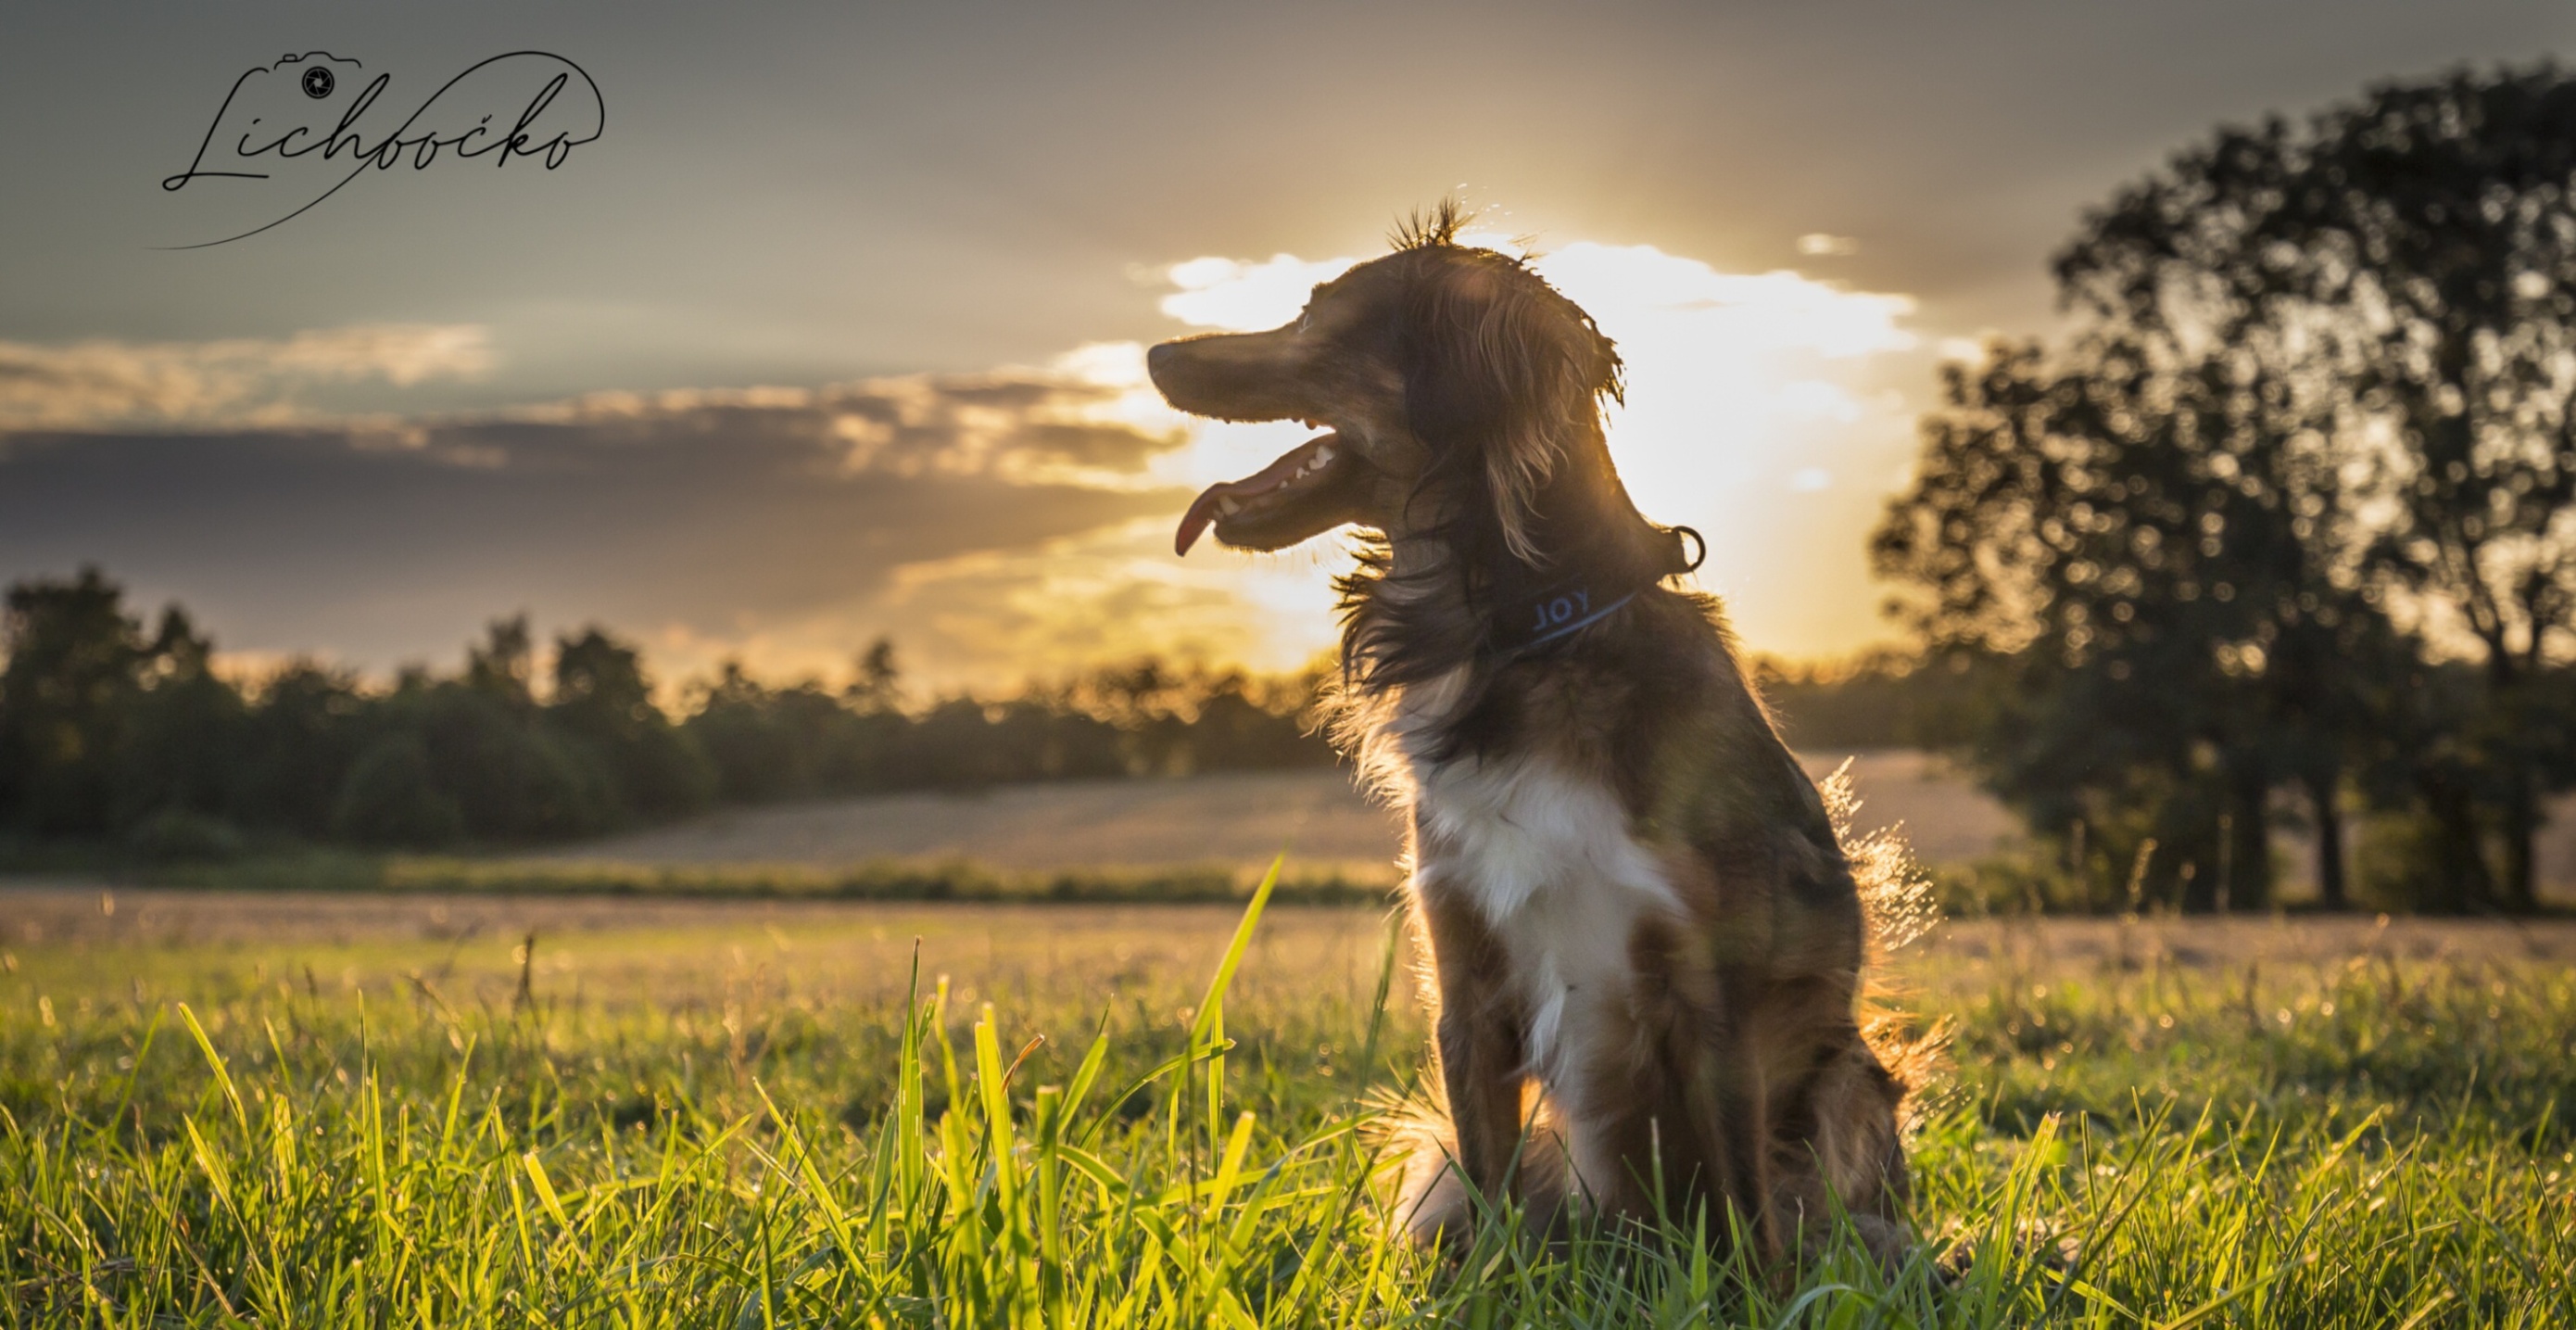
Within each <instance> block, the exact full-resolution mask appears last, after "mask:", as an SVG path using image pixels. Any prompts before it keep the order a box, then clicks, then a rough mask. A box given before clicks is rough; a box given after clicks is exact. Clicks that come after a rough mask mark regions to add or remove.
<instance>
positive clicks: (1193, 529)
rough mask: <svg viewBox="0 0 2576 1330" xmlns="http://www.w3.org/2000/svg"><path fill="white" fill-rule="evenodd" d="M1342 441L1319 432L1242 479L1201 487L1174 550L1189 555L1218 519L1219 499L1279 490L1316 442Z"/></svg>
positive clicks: (1183, 520) (1184, 517)
mask: <svg viewBox="0 0 2576 1330" xmlns="http://www.w3.org/2000/svg"><path fill="white" fill-rule="evenodd" d="M1340 440H1341V435H1339V434H1318V435H1316V436H1315V437H1314V438H1311V439H1308V440H1306V441H1305V442H1304V443H1301V444H1298V445H1297V446H1296V447H1294V448H1291V449H1289V450H1288V451H1287V452H1285V453H1283V454H1281V455H1280V458H1279V460H1278V461H1276V462H1272V463H1271V464H1270V465H1268V466H1265V467H1263V468H1261V469H1260V470H1259V471H1256V472H1254V473H1253V474H1251V475H1248V476H1245V477H1244V478H1243V479H1241V480H1221V481H1218V482H1217V483H1215V484H1213V485H1210V486H1208V487H1207V488H1206V489H1204V490H1201V491H1200V492H1199V497H1198V498H1197V499H1195V500H1193V501H1192V502H1191V503H1190V510H1189V511H1188V512H1186V513H1183V514H1181V529H1180V530H1179V531H1177V532H1174V533H1173V535H1172V553H1174V554H1187V553H1189V552H1190V547H1191V546H1192V545H1196V544H1198V543H1199V535H1200V533H1202V532H1204V531H1206V530H1207V529H1208V524H1209V523H1211V522H1214V521H1215V520H1216V513H1217V503H1218V501H1219V500H1222V499H1227V498H1249V497H1251V496H1252V495H1255V494H1263V493H1267V492H1268V491H1271V490H1274V489H1277V488H1279V487H1280V486H1281V485H1284V484H1287V483H1288V480H1289V478H1290V477H1292V476H1295V475H1296V474H1297V470H1298V468H1300V467H1302V466H1304V465H1305V464H1306V459H1307V457H1309V456H1310V455H1312V454H1313V453H1314V451H1315V448H1316V446H1317V445H1319V444H1325V443H1338V442H1339V441H1340Z"/></svg>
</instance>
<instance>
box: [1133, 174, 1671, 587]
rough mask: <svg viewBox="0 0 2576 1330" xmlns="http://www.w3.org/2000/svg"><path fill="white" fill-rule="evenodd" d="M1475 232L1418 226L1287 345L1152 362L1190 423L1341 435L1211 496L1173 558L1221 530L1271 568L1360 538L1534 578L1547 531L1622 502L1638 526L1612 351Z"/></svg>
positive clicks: (1327, 289)
mask: <svg viewBox="0 0 2576 1330" xmlns="http://www.w3.org/2000/svg"><path fill="white" fill-rule="evenodd" d="M1461 220H1463V219H1462V218H1461V217H1460V216H1459V214H1458V212H1457V211H1456V209H1454V208H1453V207H1449V206H1446V205H1444V206H1443V207H1442V208H1441V209H1439V210H1438V211H1437V212H1435V213H1434V214H1433V215H1432V216H1431V217H1430V218H1429V219H1426V220H1422V221H1418V222H1416V223H1415V224H1413V225H1411V226H1408V227H1407V228H1406V229H1405V230H1404V231H1403V232H1402V233H1400V234H1399V235H1398V237H1397V245H1396V250H1395V252H1394V253H1392V254H1389V255H1387V256H1386V257H1384V258H1380V259H1376V260H1372V261H1371V262H1368V263H1363V264H1361V265H1359V266H1358V267H1356V268H1353V269H1351V270H1350V271H1349V272H1346V273H1344V274H1342V275H1341V276H1339V277H1337V278H1334V279H1333V280H1332V281H1329V282H1326V283H1324V284H1322V285H1320V286H1318V287H1316V288H1315V293H1314V297H1313V299H1311V300H1310V301H1308V303H1307V305H1306V309H1305V311H1304V312H1303V313H1301V314H1300V315H1298V317H1297V318H1296V319H1294V320H1292V321H1291V322H1289V323H1287V324H1284V325H1282V326H1280V327H1277V328H1273V329H1271V330H1270V331H1268V332H1257V333H1241V334H1232V335H1216V336H1205V337H1188V338H1183V339H1181V340H1179V341H1174V342H1165V343H1163V344H1162V345H1160V346H1157V347H1155V348H1154V349H1153V351H1152V353H1151V354H1150V356H1149V357H1148V360H1147V363H1148V365H1149V367H1150V369H1151V371H1152V373H1153V377H1154V385H1155V386H1156V387H1157V388H1159V389H1161V390H1162V393H1163V396H1164V397H1165V398H1166V399H1168V400H1169V401H1170V402H1171V404H1172V405H1174V406H1176V407H1179V408H1180V409H1182V410H1184V411H1189V412H1193V413H1195V414H1198V415H1204V416H1214V417H1217V418H1219V419H1222V420H1243V421H1256V420H1299V421H1303V422H1305V423H1306V424H1307V425H1308V426H1309V427H1312V428H1318V429H1321V430H1323V431H1325V432H1324V433H1321V434H1319V435H1317V436H1316V437H1315V438H1312V439H1309V440H1307V441H1306V442H1305V443H1303V444H1300V445H1298V446H1297V447H1296V448H1294V449H1291V450H1290V451H1289V452H1288V453H1287V454H1286V455H1285V456H1283V457H1281V458H1280V459H1279V460H1278V461H1276V462H1273V463H1271V464H1270V465H1269V466H1268V467H1266V468H1264V469H1263V470H1261V471H1259V472H1257V473H1255V474H1253V475H1251V476H1247V477H1245V478H1243V479H1241V480H1234V481H1228V482H1225V483H1223V484H1219V485H1214V486H1211V487H1209V489H1208V490H1207V491H1206V492H1205V493H1203V494H1201V495H1200V496H1199V497H1198V501H1197V502H1196V503H1193V504H1191V505H1190V509H1189V513H1188V515H1187V516H1185V517H1183V518H1182V519H1181V525H1180V531H1179V533H1178V536H1177V538H1176V540H1175V542H1174V544H1175V548H1177V549H1178V550H1179V551H1180V552H1182V553H1187V552H1188V551H1189V549H1190V547H1191V546H1192V545H1193V544H1195V543H1197V541H1198V538H1199V535H1200V534H1201V533H1202V532H1203V531H1205V530H1207V529H1208V527H1209V526H1210V525H1211V524H1213V525H1214V527H1215V530H1216V538H1217V539H1218V540H1219V541H1220V542H1222V543H1224V544H1226V545H1230V546H1234V547H1236V548H1240V549H1252V550H1275V549H1282V548H1285V547H1287V546H1289V545H1294V544H1296V543H1298V542H1299V541H1303V540H1307V539H1309V538H1311V537H1314V536H1317V535H1320V534H1322V533H1323V532H1326V531H1329V530H1332V529H1333V528H1335V527H1338V526H1342V525H1344V524H1346V523H1356V524H1359V525H1361V526H1367V527H1374V528H1377V529H1378V530H1380V531H1383V532H1385V533H1387V534H1388V535H1389V536H1390V537H1394V538H1396V539H1399V540H1400V539H1402V538H1403V537H1405V536H1406V535H1409V534H1417V533H1423V532H1428V531H1434V530H1439V531H1446V532H1450V533H1452V535H1453V537H1456V538H1458V539H1461V540H1463V542H1464V543H1467V544H1470V545H1476V544H1483V545H1492V546H1495V547H1496V548H1493V549H1491V550H1477V549H1469V550H1462V551H1461V553H1462V554H1465V555H1466V556H1467V557H1468V558H1469V559H1470V561H1481V560H1483V559H1486V558H1491V557H1497V556H1508V557H1511V558H1515V559H1517V560H1519V561H1521V562H1523V563H1527V564H1537V563H1540V562H1542V561H1543V559H1544V558H1545V557H1546V552H1547V547H1548V546H1549V545H1551V544H1554V543H1557V542H1555V541H1551V540H1550V539H1548V538H1547V530H1548V528H1549V527H1550V526H1551V525H1563V524H1565V523H1567V522H1571V521H1576V520H1581V519H1580V518H1578V516H1577V515H1576V514H1575V513H1574V512H1572V511H1570V508H1571V507H1572V506H1574V501H1576V500H1579V499H1582V498H1592V499H1608V498H1609V497H1611V495H1614V494H1615V496H1616V499H1617V506H1618V507H1619V508H1621V509H1625V510H1626V512H1627V514H1628V515H1629V517H1630V518H1631V519H1633V518H1634V514H1635V510H1634V509H1633V508H1629V507H1628V506H1627V503H1626V495H1625V494H1624V492H1620V491H1619V489H1618V480H1617V478H1616V476H1615V475H1614V474H1613V473H1612V472H1611V470H1610V459H1609V453H1608V451H1607V449H1606V448H1605V447H1604V446H1603V444H1602V438H1601V404H1602V401H1603V399H1605V398H1615V397H1616V396H1617V395H1618V393H1619V390H1620V384H1619V356H1618V353H1617V352H1616V351H1615V350H1614V349H1613V348H1612V346H1611V344H1610V339H1609V338H1607V337H1604V336H1602V335H1601V331H1600V329H1598V328H1596V327H1594V326H1593V323H1592V319H1591V317H1590V316H1589V315H1587V314H1585V313H1584V312H1583V311H1582V310H1581V309H1580V308H1578V307H1576V305H1575V304H1574V302H1573V301H1570V300H1568V299H1566V298H1565V297H1564V296H1562V295H1560V294H1558V293H1557V291H1556V290H1555V288H1553V287H1551V286H1549V285H1548V284H1547V282H1546V281H1545V280H1544V279H1542V278H1541V277H1539V276H1538V274H1536V273H1534V272H1532V271H1530V270H1529V268H1528V267H1527V266H1525V265H1524V264H1523V263H1522V262H1521V261H1520V260H1519V259H1516V258H1513V257H1510V256H1508V255H1505V254H1501V253H1498V252H1496V251H1494V250H1490V249H1479V248H1474V247H1471V246H1466V245H1461V244H1458V243H1457V241H1456V231H1457V227H1458V225H1459V223H1460V222H1461ZM1604 486H1606V487H1607V491H1608V493H1601V492H1599V491H1601V490H1602V488H1603V487H1604ZM1552 510H1566V511H1562V512H1561V513H1560V512H1554V511H1552ZM1552 519H1553V520H1552Z"/></svg>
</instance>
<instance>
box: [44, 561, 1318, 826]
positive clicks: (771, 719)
mask: <svg viewBox="0 0 2576 1330" xmlns="http://www.w3.org/2000/svg"><path fill="white" fill-rule="evenodd" d="M553 645H554V651H553V653H552V658H551V660H550V661H549V662H547V664H546V668H545V670H544V671H543V677H542V678H540V677H539V675H540V671H539V670H538V662H537V653H536V650H535V642H534V641H533V639H532V637H531V635H530V632H529V629H528V623H527V620H526V618H525V617H524V616H523V617H519V618H512V619H505V620H501V621H498V622H495V623H493V624H492V625H491V626H490V628H489V630H488V631H487V632H486V634H485V635H484V637H483V639H482V640H481V641H479V642H475V643H472V644H470V645H469V647H468V649H467V652H466V660H465V665H464V668H463V669H462V670H460V671H458V672H457V673H455V674H450V675H442V674H437V673H434V672H432V671H430V670H428V669H425V668H418V667H414V668H407V669H405V670H403V671H402V672H401V673H400V674H399V675H398V676H397V677H396V678H395V679H394V680H393V681H392V682H391V684H390V686H370V685H369V684H367V683H366V682H365V681H364V680H362V679H361V678H359V677H358V676H357V675H356V674H354V673H353V672H351V671H348V670H345V669H339V668H335V667H332V666H329V665H326V664H322V663H319V662H316V661H310V660H301V661H295V662H291V663H289V664H287V665H284V666H282V667H280V668H278V669H275V670H273V671H270V672H268V673H266V674H265V675H262V676H260V677H258V678H255V679H250V680H246V681H245V680H237V679H235V678H233V677H230V676H229V675H228V674H227V673H225V672H222V671H219V670H217V669H216V668H215V664H214V655H215V649H214V643H213V641H212V640H211V639H210V638H209V637H208V636H207V635H206V634H205V633H204V632H203V631H202V630H200V629H199V628H198V626H197V625H196V623H195V621H194V620H193V619H192V618H191V617H190V616H189V615H188V613H187V611H185V610H184V609H182V608H180V607H178V606H175V605H173V606H170V607H168V608H166V609H164V610H163V611H162V612H161V614H160V616H159V618H158V620H157V621H156V622H155V623H154V624H153V625H152V626H151V627H150V628H149V629H148V630H147V629H146V627H145V625H144V623H143V622H142V620H141V619H140V618H138V617H137V616H136V615H134V614H133V613H131V612H129V610H128V609H127V607H126V604H125V599H124V592H123V590H122V588H120V587H119V586H118V585H117V584H116V583H115V582H113V581H111V580H110V579H108V578H107V577H105V576H104V575H102V574H101V573H99V572H98V571H97V570H95V569H89V570H84V571H82V572H81V573H80V574H79V575H77V576H76V577H71V578H62V579H41V578H39V579H29V580H25V581H21V582H18V583H16V584H15V585H13V586H11V587H10V588H9V590H8V595H7V606H6V612H5V616H0V651H5V653H6V665H5V667H0V833H14V834H15V835H16V836H18V837H20V838H23V839H33V840H43V841H65V842H81V843H90V844H100V843H115V844H122V845H125V846H128V847H130V848H132V849H134V850H136V851H139V852H142V853H144V854H147V855H155V856H167V857H213V856H221V855H224V854H227V853H232V852H235V851H237V850H239V849H240V848H241V847H242V846H244V845H245V844H255V843H258V842H260V841H261V840H263V839H287V840H298V841H312V842H328V843H342V844H351V845H361V846H372V847H388V848H392V847H400V848H409V849H439V848H448V847H456V846H497V845H511V844H526V843H532V842H538V841H545V840H553V839H561V838H566V837H576V836H584V835H592V834H597V833H601V832H607V831H613V830H617V829H620V828H625V827H633V826H639V825H646V824H651V823H657V822H666V821H669V820H672V819H675V818H679V817H683V816H686V815H688V814H690V813H694V812H697V811H700V810H703V809H706V808H708V807H711V806H713V805H716V804H720V803H753V802H764V801H772V800H781V799H793V798H800V797H813V796H821V795H847V794H867V793H878V792H885V791H892V790H906V789H924V788H959V787H973V786H982V785H990V784H996V783H1000V782H1006V781H1020V780H1038V779H1053V778H1070V777H1108V776H1129V775H1144V774H1179V773H1184V772H1191V771H1219V770H1246V769H1277V768H1288V767H1311V766H1325V765H1330V764H1331V763H1332V762H1333V761H1334V758H1333V754H1332V752H1331V750H1330V748H1329V747H1328V746H1327V745H1326V743H1325V742H1324V740H1323V739H1322V738H1320V737H1319V736H1317V735H1315V734H1314V733H1312V728H1313V727H1312V719H1313V717H1312V711H1313V708H1314V706H1315V699H1316V690H1317V688H1318V686H1319V685H1320V683H1321V673H1320V671H1309V672H1308V673H1306V674H1303V675H1298V676H1290V677H1277V678H1262V677H1254V676H1250V675H1247V674H1245V673H1242V672H1240V671H1216V670H1210V669H1205V668H1198V667H1175V666H1173V665H1170V664H1168V663H1165V662H1162V661H1158V660H1153V659H1144V660H1139V661H1136V662H1134V663H1131V664H1128V665H1124V666H1120V667H1116V668H1111V669H1103V670H1099V671H1096V672H1093V673H1091V674H1087V675H1084V676H1081V677H1079V678H1075V679H1071V680H1068V681H1062V682H1056V683H1049V684H1041V685H1037V686H1032V687H1029V688H1026V689H1024V690H1022V691H1020V692H1018V693H1016V694H1013V695H1011V696H1009V697H1004V698H982V697H975V696H969V695H963V694H960V695H953V696H946V697H940V698H934V699H929V700H926V701H923V702H921V703H919V704H917V705H916V704H914V703H912V702H911V701H910V700H909V699H908V698H907V697H906V695H905V690H904V688H903V684H902V679H901V677H900V675H899V673H898V668H897V663H896V658H895V653H894V648H893V646H892V644H891V643H888V642H885V641H882V640H881V641H879V642H877V643H876V644H875V645H874V646H872V647H870V648H869V649H868V650H867V652H866V653H865V654H864V655H863V656H862V657H861V659H860V660H859V662H858V665H857V669H856V670H855V672H854V677H853V679H852V681H851V682H850V683H849V684H847V685H846V686H843V687H839V688H833V687H829V686H827V685H825V684H824V683H822V682H820V681H816V680H803V681H798V682H793V683H787V684H772V683H766V682H763V681H761V680H759V679H756V678H754V677H752V676H751V675H749V674H748V673H746V672H745V671H744V670H743V668H742V667H741V666H740V665H739V664H738V663H728V664H726V665H725V666H724V667H723V668H722V670H721V671H720V673H719V674H718V675H717V676H716V677H715V678H713V679H709V680H704V681H701V682H699V683H697V684H696V685H694V686H692V687H691V688H689V689H687V690H686V694H687V703H686V706H685V708H684V710H683V714H681V715H680V716H678V717H677V718H674V717H673V716H672V715H670V714H668V713H666V712H665V711H664V710H663V709H662V707H661V706H659V705H657V703H656V701H655V696H654V684H653V680H652V678H651V676H650V675H649V674H648V673H647V671H646V669H645V667H644V662H643V659H642V656H641V655H640V653H639V652H638V651H637V650H636V648H635V647H634V646H633V645H632V644H630V643H627V642H624V641H621V640H619V639H618V638H617V637H615V636H613V635H612V634H610V633H608V632H607V631H605V630H603V629H600V628H596V627H593V628H586V629H584V630H582V631H580V632H578V633H573V634H567V635H564V636H561V637H558V638H557V639H556V640H555V642H554V644H553Z"/></svg>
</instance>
